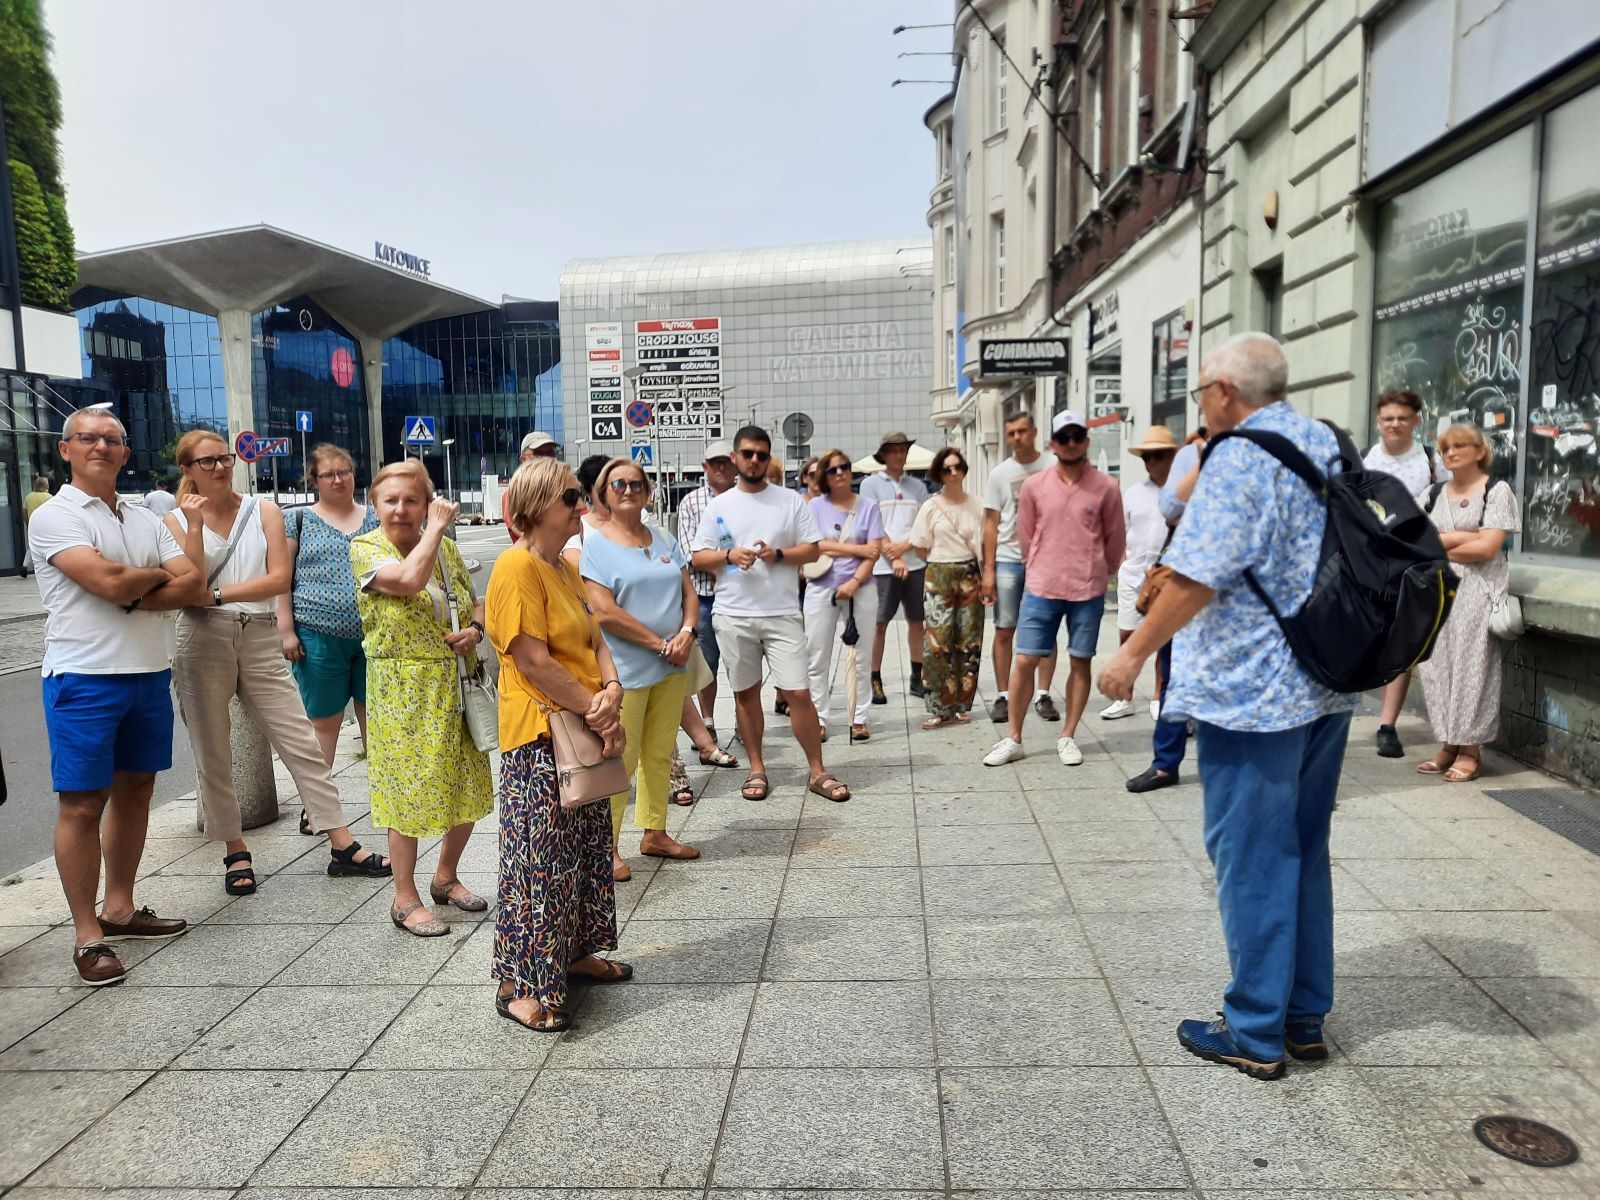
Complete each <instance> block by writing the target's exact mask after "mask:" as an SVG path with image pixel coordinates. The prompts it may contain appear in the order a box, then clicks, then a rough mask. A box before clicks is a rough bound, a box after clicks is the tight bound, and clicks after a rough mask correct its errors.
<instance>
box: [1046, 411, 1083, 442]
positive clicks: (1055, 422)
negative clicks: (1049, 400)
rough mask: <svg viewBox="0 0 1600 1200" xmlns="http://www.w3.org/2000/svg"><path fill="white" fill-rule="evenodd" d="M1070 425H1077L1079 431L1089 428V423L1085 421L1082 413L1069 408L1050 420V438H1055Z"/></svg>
mask: <svg viewBox="0 0 1600 1200" xmlns="http://www.w3.org/2000/svg"><path fill="white" fill-rule="evenodd" d="M1069 425H1076V426H1077V427H1078V428H1079V429H1088V428H1089V423H1088V422H1087V421H1085V420H1084V419H1083V414H1082V413H1080V412H1073V411H1072V410H1071V409H1070V408H1067V409H1063V410H1062V411H1061V412H1058V413H1057V414H1056V415H1055V416H1053V417H1051V418H1050V436H1051V437H1055V435H1056V434H1058V433H1060V432H1061V431H1062V430H1063V429H1065V428H1067V426H1069Z"/></svg>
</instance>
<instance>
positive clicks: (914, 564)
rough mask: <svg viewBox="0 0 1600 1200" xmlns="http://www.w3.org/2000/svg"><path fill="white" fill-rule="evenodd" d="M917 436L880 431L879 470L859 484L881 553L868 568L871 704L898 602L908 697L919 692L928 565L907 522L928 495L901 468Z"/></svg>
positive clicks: (877, 700)
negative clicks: (872, 591) (878, 526)
mask: <svg viewBox="0 0 1600 1200" xmlns="http://www.w3.org/2000/svg"><path fill="white" fill-rule="evenodd" d="M916 444H917V440H916V439H915V438H913V437H908V436H907V435H906V433H905V432H904V431H903V430H899V429H896V430H894V431H893V432H891V433H886V434H884V435H883V441H881V442H879V443H878V449H877V450H876V451H875V452H874V453H873V455H872V457H873V458H875V459H877V460H878V461H879V462H881V463H882V464H883V468H884V469H883V471H882V472H880V473H879V474H876V475H868V476H867V477H866V479H864V480H862V483H861V494H862V495H863V496H864V497H866V498H867V499H869V500H873V501H875V502H876V503H877V505H878V512H879V513H880V514H881V515H882V517H883V537H884V544H883V553H882V555H881V556H880V557H879V559H878V562H877V565H875V566H874V567H873V568H872V575H873V578H874V579H875V580H876V582H877V585H878V637H877V640H876V641H875V642H873V644H872V702H873V703H874V704H887V703H889V697H888V696H886V695H884V692H883V646H884V642H885V641H886V640H887V638H888V634H889V622H890V621H892V620H893V619H894V614H895V613H896V612H898V611H899V610H900V608H901V607H902V606H904V608H905V612H906V641H907V643H908V648H909V649H910V651H911V684H910V686H909V687H908V688H907V689H906V690H907V691H909V692H910V693H911V694H912V695H913V696H921V695H922V611H923V610H922V579H923V575H924V574H925V571H926V567H927V563H926V562H924V561H923V560H922V559H921V558H919V557H918V556H917V555H915V554H913V553H912V552H911V541H910V538H911V526H912V524H913V523H914V522H915V521H916V519H917V510H918V509H919V508H921V507H922V505H923V503H924V502H925V501H926V500H927V499H928V489H927V488H926V487H925V486H924V485H923V483H922V481H921V480H920V479H916V478H914V477H912V476H910V475H907V474H906V473H905V472H906V455H908V454H909V453H910V452H911V447H913V446H915V445H916Z"/></svg>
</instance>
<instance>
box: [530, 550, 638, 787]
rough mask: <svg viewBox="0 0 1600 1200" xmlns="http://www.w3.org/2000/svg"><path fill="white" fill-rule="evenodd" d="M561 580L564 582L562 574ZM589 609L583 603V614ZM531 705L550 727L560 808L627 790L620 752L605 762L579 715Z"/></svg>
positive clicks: (597, 742) (595, 736) (598, 740)
mask: <svg viewBox="0 0 1600 1200" xmlns="http://www.w3.org/2000/svg"><path fill="white" fill-rule="evenodd" d="M562 576H563V578H567V576H566V572H565V571H563V572H562ZM569 582H570V580H569ZM579 599H580V600H582V599H583V598H582V597H581V596H580V597H579ZM588 609H589V606H588V604H587V603H585V604H584V611H585V612H587V611H588ZM534 703H536V704H537V705H538V706H539V710H540V711H541V712H543V713H544V715H545V717H546V719H547V720H548V721H549V723H550V744H551V747H552V749H553V751H554V753H555V759H556V784H557V787H558V789H559V792H560V797H561V807H562V808H582V807H583V806H584V805H585V804H594V803H595V802H596V801H599V800H609V799H610V798H611V797H612V796H615V795H616V794H617V793H618V792H625V791H627V790H628V768H627V767H626V766H625V765H624V764H623V761H622V755H621V753H620V751H619V753H618V754H617V757H615V758H607V757H606V756H605V750H604V747H605V743H604V742H603V741H602V740H601V738H600V735H599V734H597V733H596V732H595V731H594V730H592V729H590V728H589V725H588V723H587V722H586V721H585V720H584V719H583V714H582V713H575V712H570V711H568V710H567V709H564V708H552V707H551V706H550V705H548V704H546V703H545V702H544V701H543V700H542V699H539V698H537V697H536V698H535V700H534Z"/></svg>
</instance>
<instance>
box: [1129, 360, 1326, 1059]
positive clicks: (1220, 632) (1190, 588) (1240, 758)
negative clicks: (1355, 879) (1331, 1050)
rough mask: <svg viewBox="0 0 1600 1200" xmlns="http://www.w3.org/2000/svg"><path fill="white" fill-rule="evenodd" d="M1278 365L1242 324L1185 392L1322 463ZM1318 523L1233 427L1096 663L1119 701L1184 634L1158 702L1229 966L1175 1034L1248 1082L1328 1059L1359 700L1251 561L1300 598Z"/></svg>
mask: <svg viewBox="0 0 1600 1200" xmlns="http://www.w3.org/2000/svg"><path fill="white" fill-rule="evenodd" d="M1288 378H1289V371H1288V364H1287V363H1286V362H1285V360H1284V357H1283V349H1282V347H1280V346H1279V345H1278V343H1277V342H1276V341H1274V340H1273V339H1272V338H1270V337H1268V336H1266V335H1265V334H1261V333H1244V334H1239V335H1238V336H1236V337H1232V338H1229V339H1228V340H1227V341H1225V342H1223V343H1222V344H1221V345H1220V346H1218V347H1217V348H1216V349H1214V350H1213V351H1211V353H1209V354H1208V355H1206V357H1205V361H1204V362H1203V363H1202V364H1201V367H1200V386H1199V387H1198V388H1196V389H1195V392H1194V395H1195V399H1196V400H1197V401H1199V404H1200V407H1201V410H1202V412H1203V413H1204V415H1205V423H1206V426H1207V428H1209V429H1210V430H1211V431H1212V432H1213V433H1214V434H1215V433H1221V432H1223V431H1224V430H1228V429H1233V428H1235V427H1243V428H1249V429H1262V430H1268V431H1270V432H1274V433H1278V434H1281V435H1283V436H1284V437H1287V438H1288V439H1289V440H1290V441H1292V442H1293V443H1294V444H1295V445H1296V446H1297V447H1299V449H1300V450H1301V451H1302V452H1304V453H1305V455H1306V456H1307V457H1308V458H1310V459H1311V461H1312V462H1316V463H1325V462H1327V461H1329V459H1330V458H1332V457H1333V456H1334V455H1335V454H1337V453H1338V445H1337V442H1336V440H1335V438H1334V435H1333V433H1332V432H1331V431H1330V430H1328V429H1327V428H1326V427H1325V426H1323V425H1320V424H1318V423H1317V422H1315V421H1313V420H1311V419H1310V418H1309V417H1303V416H1301V415H1300V414H1299V413H1296V412H1295V411H1294V410H1293V409H1291V408H1290V407H1289V405H1288V403H1287V401H1285V399H1284V395H1285V393H1286V390H1287V385H1288ZM1326 523H1327V510H1326V509H1325V508H1324V507H1323V504H1322V502H1321V501H1320V500H1319V499H1318V498H1317V496H1316V494H1315V493H1313V492H1312V491H1311V489H1310V488H1308V487H1307V486H1306V485H1305V483H1304V482H1303V481H1302V480H1301V479H1300V478H1299V477H1297V476H1296V475H1295V474H1294V473H1293V472H1291V471H1290V470H1289V469H1288V468H1287V467H1285V466H1282V465H1281V464H1280V463H1279V462H1278V461H1277V459H1275V458H1273V457H1272V456H1271V455H1270V454H1268V453H1267V452H1266V451H1265V450H1263V449H1261V448H1260V447H1258V446H1254V445H1251V444H1250V443H1249V442H1247V441H1245V440H1244V439H1242V438H1233V439H1230V440H1228V441H1226V442H1223V443H1222V444H1221V445H1219V446H1217V447H1216V449H1215V451H1214V452H1213V453H1212V454H1211V455H1210V456H1209V457H1208V458H1207V459H1206V460H1205V464H1204V466H1203V467H1202V469H1201V471H1200V481H1199V484H1198V485H1197V486H1196V488H1195V491H1194V497H1193V499H1191V500H1190V501H1189V506H1188V509H1187V511H1186V512H1185V514H1184V518H1183V521H1182V523H1180V524H1179V526H1178V530H1177V533H1176V534H1175V535H1174V536H1173V539H1172V545H1171V546H1170V547H1169V548H1168V550H1167V553H1166V559H1165V561H1166V562H1167V563H1168V564H1169V565H1170V566H1171V567H1172V569H1173V571H1174V572H1175V574H1174V576H1173V579H1172V582H1170V583H1169V584H1167V586H1166V587H1164V588H1163V589H1162V590H1161V594H1160V596H1159V597H1157V599H1156V602H1155V603H1154V604H1153V605H1152V606H1151V608H1150V612H1149V615H1148V616H1146V618H1145V620H1144V623H1143V624H1141V625H1140V626H1139V628H1138V629H1137V630H1135V631H1134V634H1133V636H1132V637H1130V638H1129V639H1128V640H1127V642H1126V643H1125V644H1124V645H1123V646H1122V648H1121V649H1119V650H1118V651H1117V652H1116V653H1115V654H1114V655H1112V657H1111V659H1110V661H1109V662H1108V663H1107V664H1106V668H1105V670H1104V671H1103V672H1102V673H1101V675H1100V690H1101V691H1102V692H1104V693H1105V694H1106V696H1107V697H1109V698H1110V699H1112V700H1126V699H1129V698H1130V697H1131V696H1132V694H1133V683H1134V680H1135V678H1137V676H1138V674H1139V668H1140V667H1141V666H1143V665H1144V661H1145V660H1146V659H1147V658H1149V657H1150V655H1152V654H1154V653H1155V652H1156V650H1158V649H1159V648H1160V647H1161V646H1162V645H1163V644H1164V643H1165V642H1166V641H1167V639H1168V638H1170V637H1172V636H1173V634H1175V633H1176V634H1177V642H1176V644H1175V645H1174V647H1173V671H1172V682H1171V683H1170V684H1169V685H1168V689H1169V691H1168V694H1167V695H1166V696H1165V697H1163V700H1162V710H1161V716H1162V718H1163V719H1172V720H1179V721H1181V720H1185V719H1189V718H1193V719H1194V720H1195V721H1196V722H1198V724H1199V732H1198V735H1197V737H1196V746H1197V748H1198V757H1199V762H1200V777H1201V783H1202V785H1203V788H1204V794H1205V839H1206V853H1207V854H1209V855H1210V856H1211V862H1212V865H1213V866H1214V867H1215V868H1216V872H1217V903H1218V906H1219V907H1220V908H1221V910H1222V932H1223V935H1224V937H1225V938H1226V939H1227V943H1228V962H1229V964H1230V966H1231V967H1232V969H1233V979H1232V981H1231V982H1230V983H1229V984H1228V987H1227V990H1226V991H1225V992H1224V993H1223V1002H1222V1019H1221V1020H1217V1021H1209V1022H1208V1021H1204V1020H1190V1021H1183V1022H1181V1023H1180V1024H1179V1026H1178V1041H1179V1042H1180V1043H1181V1044H1182V1045H1183V1047H1184V1048H1185V1049H1186V1050H1188V1051H1189V1052H1190V1053H1191V1054H1194V1055H1196V1056H1198V1057H1200V1058H1204V1059H1208V1060H1209V1061H1211V1062H1216V1063H1222V1064H1224V1065H1226V1066H1232V1067H1236V1068H1238V1069H1239V1070H1240V1071H1243V1072H1244V1073H1245V1074H1246V1075H1250V1076H1252V1077H1253V1078H1256V1079H1277V1078H1278V1077H1279V1076H1281V1075H1282V1074H1283V1073H1284V1062H1283V1056H1284V1052H1285V1051H1287V1052H1288V1053H1289V1054H1291V1055H1293V1056H1294V1057H1295V1058H1301V1059H1310V1058H1325V1057H1327V1053H1328V1049H1327V1045H1326V1044H1325V1043H1324V1041H1323V1037H1322V1022H1323V1019H1324V1018H1325V1017H1326V1016H1327V1013H1328V1010H1329V1008H1331V1007H1332V1005H1333V882H1332V876H1331V873H1330V871H1331V869H1330V867H1329V863H1328V826H1329V822H1330V820H1331V818H1332V815H1333V801H1334V796H1335V794H1336V793H1337V791H1338V788H1339V769H1340V767H1341V766H1342V765H1343V762H1344V747H1345V738H1346V737H1347V735H1348V734H1349V732H1350V710H1351V708H1352V707H1353V706H1354V703H1355V699H1354V697H1352V696H1344V695H1339V694H1337V693H1334V692H1330V691H1328V690H1327V689H1326V688H1324V687H1321V686H1320V685H1318V684H1317V683H1315V682H1313V681H1312V679H1311V678H1310V676H1308V675H1307V674H1306V673H1305V671H1304V670H1303V669H1302V668H1301V666H1300V664H1299V663H1298V662H1297V661H1296V659H1295V657H1294V655H1293V653H1292V652H1291V651H1290V649H1289V644H1288V642H1287V641H1286V640H1285V639H1284V636H1283V633H1282V632H1281V631H1280V630H1279V628H1278V624H1277V622H1276V620H1274V618H1273V616H1272V614H1271V613H1270V612H1268V611H1267V609H1266V607H1265V606H1264V605H1263V604H1262V603H1261V601H1260V600H1258V599H1257V598H1256V596H1255V595H1254V593H1253V592H1252V591H1251V588H1250V585H1249V583H1248V582H1247V581H1246V577H1245V573H1246V572H1247V571H1248V572H1251V573H1253V574H1254V576H1255V578H1256V579H1257V580H1258V581H1259V583H1260V585H1261V586H1262V588H1263V589H1265V591H1266V593H1267V594H1268V595H1269V596H1271V597H1272V600H1273V603H1274V604H1275V605H1277V607H1278V608H1279V610H1280V611H1283V612H1295V611H1297V610H1298V609H1299V608H1300V606H1301V605H1302V604H1304V602H1305V600H1306V597H1307V596H1309V595H1310V594H1311V587H1312V583H1313V581H1314V579H1315V577H1316V572H1317V563H1318V559H1319V556H1320V550H1321V546H1322V532H1323V528H1324V526H1325V525H1326ZM1180 630H1181V632H1179V631H1180Z"/></svg>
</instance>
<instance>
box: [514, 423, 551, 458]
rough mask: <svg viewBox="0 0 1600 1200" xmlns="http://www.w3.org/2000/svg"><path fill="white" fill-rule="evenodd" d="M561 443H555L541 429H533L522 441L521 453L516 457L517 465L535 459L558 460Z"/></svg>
mask: <svg viewBox="0 0 1600 1200" xmlns="http://www.w3.org/2000/svg"><path fill="white" fill-rule="evenodd" d="M560 457H561V443H560V442H558V441H556V439H555V438H553V437H551V436H550V435H549V434H548V433H546V432H545V431H544V430H542V429H535V430H534V431H533V432H532V433H530V434H529V435H528V436H527V437H525V438H523V439H522V451H521V453H519V454H518V455H517V462H518V464H519V465H520V464H522V463H525V462H532V461H533V460H534V459H536V458H560Z"/></svg>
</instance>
